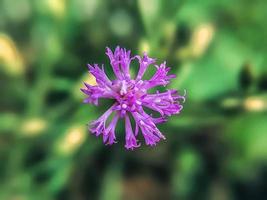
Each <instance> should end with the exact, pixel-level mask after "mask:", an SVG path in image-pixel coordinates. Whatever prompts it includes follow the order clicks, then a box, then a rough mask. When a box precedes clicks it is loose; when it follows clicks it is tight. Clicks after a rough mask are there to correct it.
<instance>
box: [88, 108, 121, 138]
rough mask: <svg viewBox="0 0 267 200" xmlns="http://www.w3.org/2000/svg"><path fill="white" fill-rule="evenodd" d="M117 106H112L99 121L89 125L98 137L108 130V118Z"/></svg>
mask: <svg viewBox="0 0 267 200" xmlns="http://www.w3.org/2000/svg"><path fill="white" fill-rule="evenodd" d="M115 106H116V105H115V104H114V105H113V106H111V107H110V108H109V109H108V110H107V111H106V112H105V113H104V114H103V115H102V116H100V117H99V118H98V119H97V120H94V121H92V122H91V123H90V125H89V130H90V131H91V132H92V133H94V134H95V135H96V136H99V135H100V134H103V133H104V131H105V129H106V121H107V119H108V117H109V116H110V115H111V113H112V112H113V108H114V107H115Z"/></svg>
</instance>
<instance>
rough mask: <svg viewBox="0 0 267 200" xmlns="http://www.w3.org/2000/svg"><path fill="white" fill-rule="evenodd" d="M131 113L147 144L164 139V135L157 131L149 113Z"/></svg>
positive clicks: (151, 144) (153, 143)
mask: <svg viewBox="0 0 267 200" xmlns="http://www.w3.org/2000/svg"><path fill="white" fill-rule="evenodd" d="M132 115H133V117H134V119H135V121H136V123H137V124H138V126H139V127H140V129H141V131H142V134H143V136H144V138H145V142H146V144H147V145H150V146H153V145H156V143H157V142H159V141H160V139H165V136H164V135H163V134H162V133H161V132H160V131H159V129H158V128H157V127H156V125H155V123H154V122H153V120H152V119H151V117H150V116H149V115H147V114H146V115H144V113H142V114H141V113H138V112H133V113H132Z"/></svg>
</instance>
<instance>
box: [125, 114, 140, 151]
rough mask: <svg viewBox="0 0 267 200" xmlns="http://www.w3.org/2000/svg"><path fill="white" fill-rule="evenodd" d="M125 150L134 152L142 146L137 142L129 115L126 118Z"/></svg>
mask: <svg viewBox="0 0 267 200" xmlns="http://www.w3.org/2000/svg"><path fill="white" fill-rule="evenodd" d="M125 132H126V136H125V143H126V144H125V148H126V149H131V150H133V149H134V148H137V147H140V144H137V140H136V138H135V135H134V133H133V130H132V126H131V121H130V118H129V116H128V115H126V116H125Z"/></svg>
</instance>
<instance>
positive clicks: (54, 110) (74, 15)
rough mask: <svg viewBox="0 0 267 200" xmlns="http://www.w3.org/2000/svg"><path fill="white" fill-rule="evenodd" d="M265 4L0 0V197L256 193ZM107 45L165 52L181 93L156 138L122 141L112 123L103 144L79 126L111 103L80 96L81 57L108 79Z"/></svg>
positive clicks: (265, 137)
mask: <svg viewBox="0 0 267 200" xmlns="http://www.w3.org/2000/svg"><path fill="white" fill-rule="evenodd" d="M266 10H267V4H266V2H265V1H264V0H256V1H249V0H237V1H230V0H220V1H213V0H198V1H195V0H194V1H193V0H168V1H166V0H138V1H131V0H129V1H123V0H118V1H107V0H100V1H98V0H69V1H67V0H40V1H31V0H21V1H14V0H2V1H0V92H1V97H0V180H1V181H0V199H7V200H9V199H25V200H26V199H27V200H28V199H34V200H38V199H40V200H42V199H45V200H47V199H90V200H91V199H103V200H106V199H121V198H122V197H127V198H129V200H130V199H140V198H141V197H142V198H143V199H148V197H153V198H152V199H155V198H158V199H162V196H164V197H166V198H164V199H248V198H247V196H249V199H264V197H263V196H264V193H265V192H266V191H265V190H264V186H265V185H266V184H267V182H266V180H267V179H266V176H267V175H266V174H267V173H266V172H267V171H266V165H267V160H266V157H267V148H266V144H265V143H266V141H267V124H266V121H267V115H266V112H267V98H266V97H267V93H266V90H267V81H266V80H267V57H266V52H267V40H266V33H267V21H266V19H267V12H266ZM116 45H120V46H123V47H126V48H128V49H131V50H132V52H133V53H134V54H137V53H142V52H143V51H148V54H149V55H150V56H151V57H157V58H158V61H159V62H163V61H164V60H166V61H167V64H168V65H169V66H170V67H171V69H172V73H175V74H177V78H176V79H175V80H173V81H172V83H171V85H170V86H168V87H172V88H176V89H178V90H179V91H180V92H181V93H182V94H183V93H184V91H185V92H186V96H187V100H186V102H185V103H184V109H183V110H182V112H181V114H180V115H177V116H173V117H171V118H170V120H169V121H168V122H167V123H166V124H164V125H161V126H160V129H161V130H162V132H163V133H164V134H165V135H166V137H167V139H166V141H164V142H161V143H160V144H159V145H158V146H156V147H155V148H149V147H146V146H144V145H143V146H142V147H141V148H140V149H138V150H136V151H133V152H131V151H130V152H128V151H126V150H125V149H124V144H123V143H124V127H123V126H119V128H118V129H117V135H118V141H119V142H118V144H116V145H113V146H112V147H107V146H104V145H103V144H102V141H101V139H100V138H95V137H93V136H92V135H91V134H89V133H88V130H87V123H88V122H89V121H91V120H93V119H96V118H97V117H98V116H100V115H101V113H103V111H104V110H105V109H106V108H107V106H109V104H110V103H111V102H108V101H101V102H100V106H98V107H94V106H91V105H87V104H83V103H82V99H83V98H84V96H83V95H82V93H81V92H80V90H79V89H80V88H81V87H83V85H82V84H83V81H87V82H93V79H92V77H91V76H90V74H89V73H88V72H87V67H86V64H87V63H104V64H105V66H106V68H105V70H106V71H107V73H108V75H109V76H110V77H112V75H111V72H112V70H111V68H110V67H109V64H108V60H107V58H106V56H105V54H104V51H105V47H106V46H110V47H111V48H113V49H114V48H115V47H116ZM132 72H133V73H134V72H136V66H132ZM152 73H153V70H151V71H149V72H148V74H146V76H147V77H149V76H151V75H152ZM121 124H122V123H121ZM139 140H140V141H141V142H143V141H142V139H141V137H140V139H139ZM153 195H154V196H153ZM130 197H131V198H130ZM135 197H136V198H135ZM150 199H151V198H150Z"/></svg>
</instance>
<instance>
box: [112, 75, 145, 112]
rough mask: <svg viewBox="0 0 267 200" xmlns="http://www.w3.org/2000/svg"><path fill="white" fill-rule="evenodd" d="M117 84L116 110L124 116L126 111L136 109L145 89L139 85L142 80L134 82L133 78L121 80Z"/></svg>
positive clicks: (139, 105)
mask: <svg viewBox="0 0 267 200" xmlns="http://www.w3.org/2000/svg"><path fill="white" fill-rule="evenodd" d="M117 84H118V85H117V87H116V88H117V93H118V96H119V98H118V99H117V102H118V110H119V111H120V113H121V115H122V116H124V115H125V114H126V112H127V111H130V112H135V111H138V110H139V109H140V107H141V105H142V97H143V96H144V95H145V94H146V90H144V89H142V87H141V86H142V81H138V82H137V83H136V81H135V80H129V81H126V80H122V81H121V82H119V83H117Z"/></svg>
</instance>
